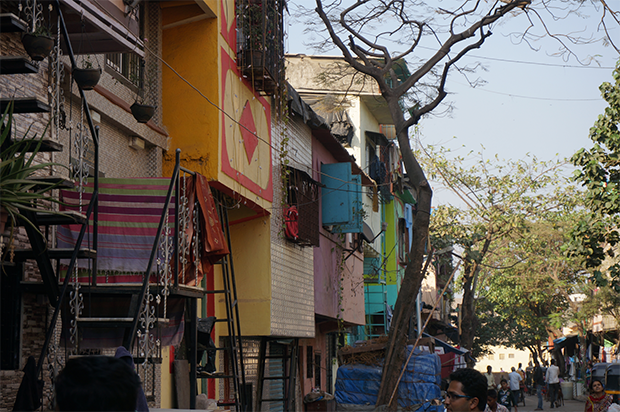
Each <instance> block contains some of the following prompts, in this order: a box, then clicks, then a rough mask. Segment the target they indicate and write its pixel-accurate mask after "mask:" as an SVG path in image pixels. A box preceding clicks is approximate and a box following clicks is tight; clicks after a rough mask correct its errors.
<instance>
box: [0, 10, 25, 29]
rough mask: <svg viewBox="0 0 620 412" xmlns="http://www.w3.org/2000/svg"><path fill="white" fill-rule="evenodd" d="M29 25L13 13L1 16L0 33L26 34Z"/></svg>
mask: <svg viewBox="0 0 620 412" xmlns="http://www.w3.org/2000/svg"><path fill="white" fill-rule="evenodd" d="M26 29H27V24H26V22H25V21H23V20H21V19H19V18H18V17H17V16H16V15H14V14H13V13H1V14H0V33H15V32H25V31H26Z"/></svg>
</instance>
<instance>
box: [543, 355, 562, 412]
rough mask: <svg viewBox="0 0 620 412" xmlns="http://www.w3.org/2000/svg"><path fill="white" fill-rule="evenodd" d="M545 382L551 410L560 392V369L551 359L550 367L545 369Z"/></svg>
mask: <svg viewBox="0 0 620 412" xmlns="http://www.w3.org/2000/svg"><path fill="white" fill-rule="evenodd" d="M545 381H547V386H549V400H550V401H551V409H553V408H554V407H555V401H556V398H557V396H558V391H559V390H560V368H558V367H557V366H556V365H555V359H551V366H549V367H548V368H547V375H546V376H545Z"/></svg>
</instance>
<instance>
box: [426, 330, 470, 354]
mask: <svg viewBox="0 0 620 412" xmlns="http://www.w3.org/2000/svg"><path fill="white" fill-rule="evenodd" d="M422 336H423V337H425V338H433V339H434V340H435V345H436V346H441V347H442V348H443V350H444V352H446V353H448V352H452V353H455V354H457V355H465V354H468V353H469V351H468V350H467V349H459V348H455V347H454V346H452V345H450V344H449V343H446V342H444V341H442V340H441V339H437V338H436V337H434V336H431V335H429V334H428V333H426V332H424V333H423V334H422Z"/></svg>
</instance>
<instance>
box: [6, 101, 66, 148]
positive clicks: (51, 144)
mask: <svg viewBox="0 0 620 412" xmlns="http://www.w3.org/2000/svg"><path fill="white" fill-rule="evenodd" d="M0 100H1V99H0ZM3 113H4V112H3ZM15 142H22V143H23V145H24V148H18V151H20V152H26V153H29V152H32V150H33V149H34V148H35V147H36V145H32V144H30V145H28V147H26V144H27V143H28V142H30V140H27V141H24V140H12V139H11V140H9V141H8V143H7V145H12V144H14V143H15ZM62 150H63V146H62V145H61V144H60V143H58V142H57V141H55V140H52V139H50V138H46V137H44V138H43V139H41V146H39V152H62Z"/></svg>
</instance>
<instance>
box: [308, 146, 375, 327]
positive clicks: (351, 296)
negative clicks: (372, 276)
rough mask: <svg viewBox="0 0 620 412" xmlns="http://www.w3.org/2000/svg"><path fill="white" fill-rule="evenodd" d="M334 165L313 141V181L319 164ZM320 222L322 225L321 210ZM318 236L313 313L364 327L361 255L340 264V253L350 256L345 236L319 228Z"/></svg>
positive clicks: (334, 160)
mask: <svg viewBox="0 0 620 412" xmlns="http://www.w3.org/2000/svg"><path fill="white" fill-rule="evenodd" d="M336 162H337V161H336V159H335V158H334V156H333V155H332V154H331V153H330V152H329V151H328V150H327V149H326V148H325V147H324V146H323V145H322V144H321V143H320V142H319V141H317V140H316V139H315V138H314V137H313V138H312V168H313V169H314V171H313V174H314V175H313V179H315V180H317V181H319V182H320V181H321V176H320V173H319V171H320V170H321V164H329V163H336ZM319 221H322V216H321V209H320V208H319ZM320 233H321V236H320V246H319V247H316V248H314V311H315V313H316V314H317V315H321V316H324V317H328V318H331V319H338V318H339V316H340V317H341V318H342V319H343V320H344V321H345V322H346V323H348V324H356V325H364V324H365V319H364V279H363V271H364V256H363V253H362V252H355V253H354V254H353V255H352V256H350V257H349V258H348V259H347V260H346V261H345V262H344V264H341V263H340V262H341V261H342V253H344V256H347V255H348V254H349V252H348V251H345V252H343V251H342V247H343V246H344V247H345V248H346V249H349V250H350V249H351V245H350V244H348V243H347V242H346V235H340V234H332V233H331V232H329V231H327V230H325V229H324V228H323V227H322V226H321V227H320ZM341 288H342V289H341ZM341 290H342V295H341V294H340V291H341ZM343 309H344V310H343Z"/></svg>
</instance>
